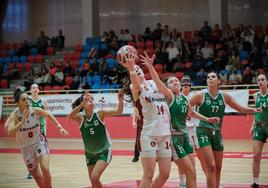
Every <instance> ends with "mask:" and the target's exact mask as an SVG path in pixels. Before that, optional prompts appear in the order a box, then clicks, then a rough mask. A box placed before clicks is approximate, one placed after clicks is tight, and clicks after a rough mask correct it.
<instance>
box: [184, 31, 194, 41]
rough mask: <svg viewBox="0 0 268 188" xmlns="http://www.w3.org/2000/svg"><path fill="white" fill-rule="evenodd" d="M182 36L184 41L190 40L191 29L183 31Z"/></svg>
mask: <svg viewBox="0 0 268 188" xmlns="http://www.w3.org/2000/svg"><path fill="white" fill-rule="evenodd" d="M183 38H184V40H185V41H186V42H190V41H191V40H192V31H184V33H183Z"/></svg>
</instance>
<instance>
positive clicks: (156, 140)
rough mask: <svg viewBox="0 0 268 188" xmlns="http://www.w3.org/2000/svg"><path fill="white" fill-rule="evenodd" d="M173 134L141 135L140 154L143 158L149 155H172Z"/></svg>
mask: <svg viewBox="0 0 268 188" xmlns="http://www.w3.org/2000/svg"><path fill="white" fill-rule="evenodd" d="M170 141H171V136H170V135H164V136H148V135H141V137H140V145H141V151H140V156H141V157H142V158H149V157H171V144H170Z"/></svg>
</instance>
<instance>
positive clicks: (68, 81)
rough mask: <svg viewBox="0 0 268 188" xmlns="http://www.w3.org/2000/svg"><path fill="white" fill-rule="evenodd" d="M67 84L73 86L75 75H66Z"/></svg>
mask: <svg viewBox="0 0 268 188" xmlns="http://www.w3.org/2000/svg"><path fill="white" fill-rule="evenodd" d="M65 84H66V85H67V86H70V87H71V85H72V84H73V77H72V76H66V77H65Z"/></svg>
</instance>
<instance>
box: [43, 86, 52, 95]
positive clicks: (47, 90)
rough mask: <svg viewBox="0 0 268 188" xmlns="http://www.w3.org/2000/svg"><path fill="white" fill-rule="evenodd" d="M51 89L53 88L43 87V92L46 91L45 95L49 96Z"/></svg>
mask: <svg viewBox="0 0 268 188" xmlns="http://www.w3.org/2000/svg"><path fill="white" fill-rule="evenodd" d="M52 89H53V87H52V86H50V85H46V86H45V87H44V91H46V92H45V94H50V93H51V92H50V91H51V90H52Z"/></svg>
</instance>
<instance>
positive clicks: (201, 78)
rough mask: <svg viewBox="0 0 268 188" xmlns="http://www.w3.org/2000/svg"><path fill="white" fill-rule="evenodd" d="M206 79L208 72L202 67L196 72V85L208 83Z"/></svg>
mask: <svg viewBox="0 0 268 188" xmlns="http://www.w3.org/2000/svg"><path fill="white" fill-rule="evenodd" d="M206 81H207V72H205V70H204V69H200V70H199V71H198V72H197V73H196V77H195V85H197V86H205V85H206Z"/></svg>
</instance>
